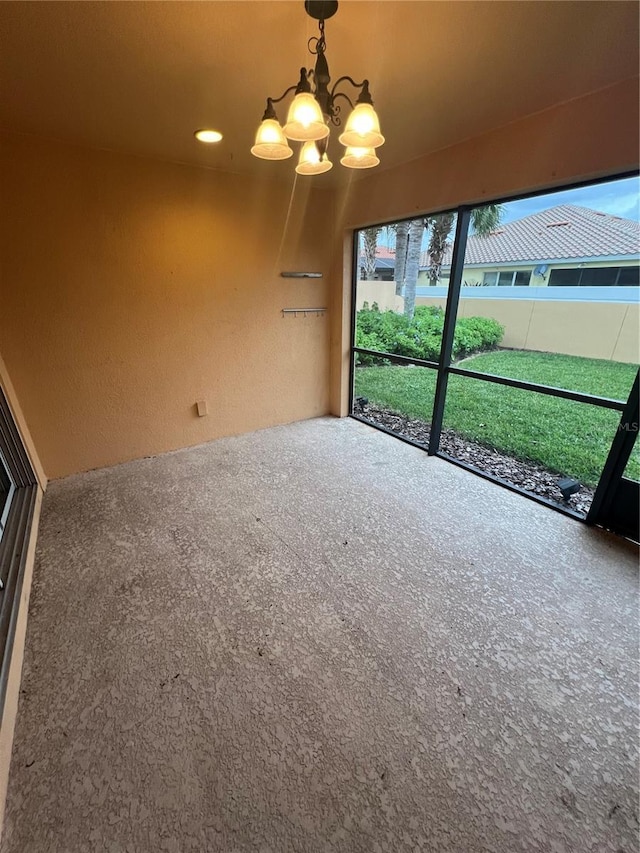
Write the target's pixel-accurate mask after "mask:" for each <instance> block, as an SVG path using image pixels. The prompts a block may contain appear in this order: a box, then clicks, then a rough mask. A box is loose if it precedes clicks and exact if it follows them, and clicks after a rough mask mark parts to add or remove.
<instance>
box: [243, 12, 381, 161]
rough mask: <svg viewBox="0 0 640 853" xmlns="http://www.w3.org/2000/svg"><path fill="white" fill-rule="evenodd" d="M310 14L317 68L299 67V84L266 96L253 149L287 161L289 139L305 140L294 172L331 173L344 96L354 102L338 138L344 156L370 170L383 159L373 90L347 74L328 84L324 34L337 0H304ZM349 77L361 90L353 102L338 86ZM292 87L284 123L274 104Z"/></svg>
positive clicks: (260, 154) (264, 156)
mask: <svg viewBox="0 0 640 853" xmlns="http://www.w3.org/2000/svg"><path fill="white" fill-rule="evenodd" d="M304 8H305V11H306V12H307V14H308V15H309V16H310V17H312V18H315V19H316V20H317V21H318V28H319V30H320V35H319V36H317V37H315V36H312V37H311V38H310V39H309V42H308V44H307V48H308V50H309V53H310V54H311V55H312V56H316V57H317V58H316V64H315V68H313V69H308V70H307V69H306V68H301V69H300V79H299V81H298V83H297V85H295V86H290V87H289V88H288V89H286V90H285V91H284V92H283V93H282V95H280V97H279V98H267V108H266V110H265V111H264V115H263V116H262V122H261V124H260V126H259V128H258V131H257V133H256V141H255V145H254V146H253V147H252V149H251V153H252V154H253V155H254V156H255V157H260V158H261V159H263V160H286V159H287V158H289V157H291V156H292V154H293V151H292V149H291V146H290V145H289V142H288V140H291V141H293V142H301V143H302V146H301V148H300V155H299V158H298V165H297V166H296V172H297V173H298V174H299V175H320V174H322V173H323V172H328V171H329V169H331V168H332V166H333V163H332V162H331V160H330V159H329V153H328V150H327V149H328V143H329V130H330V128H329V126H330V125H334V126H336V127H339V126H340V125H341V124H342V120H341V118H340V108H341V105H340V104H339V103H336V101H337V100H338V99H339V98H344V100H345V101H347V103H348V104H349V106H350V107H351V112H350V113H349V116H348V118H347V121H346V124H345V126H344V131H343V132H342V133H341V134H340V136H339V137H338V139H339V142H340V143H341V144H342V145H344V146H345V151H344V154H343V156H342V157H341V159H340V162H341V164H342V165H343V166H347V167H348V168H350V169H370V168H371V167H372V166H377V165H378V163H379V162H380V160H379V159H378V157H377V155H376V148H378V147H379V146H380V145H382V143H383V142H384V136H383V135H382V134H381V133H380V121H379V120H378V116H377V114H376V111H375V110H374V108H373V101H372V100H371V95H370V93H369V81H368V80H363V81H362V83H356V82H355V80H353V79H352V78H351V77H349V76H346V75H345V76H343V77H340V78H339V79H338V80H337V81H336V83H335V84H334V86H333V87H332V88H331V89H329V82H330V80H331V77H330V76H329V66H328V64H327V60H326V57H325V49H326V46H327V45H326V41H325V37H324V22H325V20H326V19H327V18H330V17H331V16H332V15H335V13H336V12H337V10H338V2H337V0H305V4H304ZM345 81H347V82H348V83H350V84H351V85H352V86H353V87H354V89H359V90H360V94H359V95H358V99H357V101H356V102H355V105H354V103H353V102H352V101H351V99H350V98H349V96H348V95H346V94H345V93H344V92H338V91H337V89H338V86H339V85H340V84H341V83H344V82H345ZM292 92H295V95H294V98H293V100H292V102H291V105H290V106H289V111H288V113H287V120H286V123H285V125H284V127H282V126H281V125H280V122H279V121H278V116H277V115H276V111H275V109H274V104H278V103H280V101H282V100H284V99H285V98H286V97H287V96H288V95H290V94H291V93H292Z"/></svg>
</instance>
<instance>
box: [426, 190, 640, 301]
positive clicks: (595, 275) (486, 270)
mask: <svg viewBox="0 0 640 853" xmlns="http://www.w3.org/2000/svg"><path fill="white" fill-rule="evenodd" d="M420 261H421V264H420V274H419V279H418V280H419V283H420V285H422V286H423V287H424V285H426V284H427V283H428V281H429V274H428V264H429V257H428V254H427V252H423V253H422V255H421V258H420ZM450 272H451V248H450V249H449V250H448V252H447V254H446V255H445V258H444V263H443V265H442V275H441V278H440V280H439V282H438V283H439V284H440V285H446V284H447V283H448V279H449V276H450ZM462 282H463V285H466V286H467V287H471V286H484V287H494V286H502V287H512V286H516V287H527V286H531V287H545V286H549V287H585V286H586V287H594V286H595V287H609V286H610V287H615V286H618V287H620V286H636V287H637V286H638V285H639V284H640V224H639V223H638V222H635V221H633V220H630V219H622V218H621V217H619V216H611V215H609V214H608V213H600V212H598V211H596V210H590V209H589V208H586V207H577V206H575V205H570V204H562V205H558V206H557V207H552V208H549V210H543V211H542V212H541V213H534V214H532V215H531V216H525V217H524V218H523V219H518V220H516V221H514V222H509V223H507V224H505V225H501V226H500V227H499V228H498V229H497V230H496V231H495V232H493V233H492V234H490V235H488V236H487V237H477V236H471V237H469V239H468V241H467V251H466V254H465V265H464V269H463V274H462Z"/></svg>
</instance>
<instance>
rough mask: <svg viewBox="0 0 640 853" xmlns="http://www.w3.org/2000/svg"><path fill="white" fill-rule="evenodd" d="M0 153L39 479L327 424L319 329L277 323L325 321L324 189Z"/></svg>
mask: <svg viewBox="0 0 640 853" xmlns="http://www.w3.org/2000/svg"><path fill="white" fill-rule="evenodd" d="M0 143H1V145H0V183H1V186H2V192H1V193H0V216H1V219H2V228H1V235H0V257H1V258H2V302H1V305H2V310H1V311H0V342H1V346H2V355H3V357H4V359H5V361H6V364H7V368H8V370H9V373H10V375H11V378H12V381H13V383H14V386H15V390H16V393H17V396H18V399H19V400H20V403H21V406H22V410H23V412H24V416H25V419H26V423H27V424H28V426H29V429H30V431H31V435H32V436H33V441H34V444H35V447H36V448H37V450H38V453H39V456H40V459H41V461H42V465H43V467H44V471H45V472H46V474H47V475H48V476H49V477H61V476H64V475H66V474H71V473H74V472H77V471H84V470H87V469H90V468H96V467H101V466H105V465H112V464H114V463H118V462H123V461H125V460H128V459H133V458H136V457H141V456H148V455H152V454H155V453H161V452H164V451H167V450H171V449H174V448H178V447H184V446H188V445H194V444H198V443H201V442H204V441H208V440H210V439H214V438H217V437H219V436H223V435H231V434H237V433H241V432H246V431H249V430H253V429H258V428H261V427H267V426H271V425H274V424H278V423H285V422H290V421H295V420H300V419H303V418H309V417H314V416H318V415H322V414H326V413H327V411H328V408H329V402H328V400H329V396H328V395H329V360H328V348H329V340H328V321H327V317H326V315H308V316H307V317H304V316H303V315H298V316H297V317H294V316H292V315H291V316H283V315H282V313H281V309H282V308H288V307H296V306H298V307H326V306H327V300H328V293H329V281H328V277H329V275H330V272H331V261H332V246H331V243H330V232H329V228H330V223H331V221H332V195H331V193H330V192H327V191H326V190H321V189H316V188H314V186H313V184H312V183H311V182H305V181H300V182H297V184H296V189H295V194H294V196H293V199H291V188H290V186H288V185H287V184H286V183H275V182H272V181H270V180H267V179H264V180H255V179H252V178H250V177H243V176H238V175H234V174H229V173H221V172H216V171H213V170H206V169H201V168H191V167H187V166H182V165H175V164H170V163H163V162H156V161H152V160H146V159H142V158H137V157H133V156H127V155H121V154H116V153H112V152H104V151H94V150H88V149H82V148H76V147H73V146H70V145H63V144H59V143H56V142H51V141H45V140H37V139H31V138H28V137H20V136H17V135H11V134H6V135H3V136H2V137H1V138H0ZM290 201H292V207H291V210H290V211H289V203H290ZM286 270H288V271H291V270H310V271H320V272H322V273H323V274H324V278H322V279H307V280H305V279H284V278H282V277H281V276H280V273H281V271H286ZM198 400H205V401H206V402H207V404H208V410H209V413H208V415H207V416H206V417H202V418H200V417H198V416H197V414H196V411H195V403H196V401H198Z"/></svg>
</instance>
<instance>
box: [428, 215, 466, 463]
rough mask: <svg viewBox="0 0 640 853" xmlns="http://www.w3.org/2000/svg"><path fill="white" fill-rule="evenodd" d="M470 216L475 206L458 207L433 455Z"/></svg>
mask: <svg viewBox="0 0 640 853" xmlns="http://www.w3.org/2000/svg"><path fill="white" fill-rule="evenodd" d="M470 220H471V208H469V207H461V208H458V220H457V222H456V236H455V242H454V244H453V257H452V259H451V277H450V279H449V290H448V293H447V307H446V309H445V315H444V328H443V330H442V343H441V345H440V358H439V360H438V378H437V380H436V392H435V396H434V400H433V417H432V418H431V431H430V434H429V450H428V453H429V456H435V454H436V453H437V452H438V448H439V447H440V434H441V432H442V420H443V418H444V404H445V400H446V396H447V382H448V380H449V365H450V364H451V352H452V349H453V333H454V332H455V329H456V319H457V316H458V303H459V301H460V287H461V285H462V269H463V267H464V256H465V252H466V250H467V235H468V232H469V222H470Z"/></svg>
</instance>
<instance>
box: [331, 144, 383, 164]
mask: <svg viewBox="0 0 640 853" xmlns="http://www.w3.org/2000/svg"><path fill="white" fill-rule="evenodd" d="M340 162H341V163H342V165H343V166H347V168H349V169H371V168H372V167H373V166H377V165H378V163H379V162H380V160H379V159H378V157H377V155H376V149H375V148H359V147H356V146H348V147H347V149H346V151H345V152H344V157H342V159H341V160H340Z"/></svg>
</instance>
